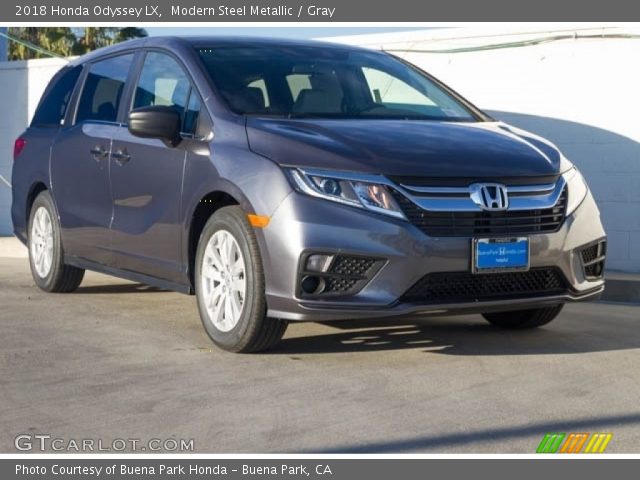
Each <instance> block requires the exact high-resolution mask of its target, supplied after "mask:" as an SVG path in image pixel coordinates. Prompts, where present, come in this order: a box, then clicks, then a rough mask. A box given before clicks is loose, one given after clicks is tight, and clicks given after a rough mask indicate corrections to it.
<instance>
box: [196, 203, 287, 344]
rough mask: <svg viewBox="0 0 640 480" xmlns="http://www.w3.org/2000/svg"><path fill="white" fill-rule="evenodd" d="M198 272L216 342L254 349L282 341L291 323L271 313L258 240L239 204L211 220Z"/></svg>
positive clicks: (205, 320)
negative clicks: (271, 316) (268, 310)
mask: <svg viewBox="0 0 640 480" xmlns="http://www.w3.org/2000/svg"><path fill="white" fill-rule="evenodd" d="M194 273H195V289H196V298H197V302H198V310H199V312H200V319H201V320H202V325H203V326H204V329H205V330H206V332H207V334H208V335H209V337H210V338H211V340H212V341H213V343H215V344H216V345H217V346H219V347H220V348H222V349H224V350H227V351H230V352H236V353H250V352H259V351H263V350H268V349H270V348H273V347H274V346H275V345H276V344H277V343H278V342H279V341H280V339H281V338H282V336H283V335H284V332H285V330H286V329H287V322H286V321H284V320H279V319H275V318H268V317H267V316H266V313H267V304H266V299H265V280H264V270H263V267H262V259H261V257H260V251H259V249H258V242H257V240H256V236H255V233H254V231H253V229H252V227H251V225H249V222H248V220H247V216H246V214H245V213H244V211H243V210H242V209H241V208H240V207H238V206H230V207H223V208H221V209H219V210H217V211H216V212H215V213H214V214H213V215H212V216H211V218H209V220H208V221H207V223H206V224H205V226H204V229H203V230H202V234H201V235H200V239H199V241H198V248H197V252H196V260H195V272H194ZM243 286H244V287H243Z"/></svg>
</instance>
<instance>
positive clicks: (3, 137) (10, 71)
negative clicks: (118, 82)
mask: <svg viewBox="0 0 640 480" xmlns="http://www.w3.org/2000/svg"><path fill="white" fill-rule="evenodd" d="M66 63H67V62H66V61H65V60H59V59H42V60H29V61H24V62H0V176H2V178H0V235H11V233H12V231H13V227H12V225H11V215H10V209H11V189H10V188H9V185H7V182H11V166H12V164H13V142H14V140H15V139H16V137H17V136H18V135H20V133H21V132H22V131H23V130H24V129H25V127H26V126H27V125H28V123H29V121H30V120H31V117H32V115H33V113H34V111H35V109H36V107H37V105H38V101H39V100H40V95H42V92H43V91H44V89H45V87H46V86H47V83H48V82H49V80H50V79H51V77H52V76H53V75H54V74H55V73H56V72H57V71H58V69H60V67H62V66H63V65H65V64H66Z"/></svg>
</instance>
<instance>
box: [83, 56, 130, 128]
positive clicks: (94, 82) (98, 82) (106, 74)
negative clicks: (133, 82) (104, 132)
mask: <svg viewBox="0 0 640 480" xmlns="http://www.w3.org/2000/svg"><path fill="white" fill-rule="evenodd" d="M132 61H133V54H127V55H120V56H118V57H112V58H108V59H106V60H102V61H99V62H96V63H94V64H93V65H91V67H90V68H91V69H90V70H89V74H88V75H87V79H86V80H85V83H84V88H83V90H82V96H81V97H80V103H79V104H78V113H77V114H76V123H79V122H82V121H85V120H100V121H104V122H115V121H116V119H117V117H118V107H119V106H120V100H121V99H122V94H123V91H124V84H125V82H126V80H127V76H128V74H129V69H130V67H131V63H132Z"/></svg>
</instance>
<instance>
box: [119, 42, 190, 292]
mask: <svg viewBox="0 0 640 480" xmlns="http://www.w3.org/2000/svg"><path fill="white" fill-rule="evenodd" d="M196 95H197V94H196V93H195V91H193V89H192V85H191V81H190V79H189V77H188V75H187V74H186V72H185V70H184V68H183V66H182V65H181V64H180V63H179V62H178V61H177V60H176V59H175V58H174V57H173V56H171V55H169V54H167V53H163V52H159V51H149V52H147V53H146V55H145V58H144V61H143V63H142V67H141V69H140V73H139V75H138V79H137V81H136V83H135V87H134V88H133V89H132V91H131V100H130V101H131V104H130V107H131V109H134V108H139V107H145V106H150V105H165V106H171V107H173V108H175V109H176V111H177V112H178V113H180V115H181V118H182V119H183V124H184V122H185V118H186V117H188V116H189V115H188V114H186V113H185V112H186V110H187V106H188V104H189V99H190V97H192V96H193V97H192V98H195V96H196ZM185 158H186V152H185V150H184V148H183V147H182V146H180V145H179V146H178V147H172V146H170V145H167V144H165V143H164V142H163V141H162V140H157V139H148V138H139V137H135V136H133V135H132V134H131V133H129V130H128V129H127V126H126V125H125V124H123V125H121V126H120V127H119V128H117V129H116V131H115V132H114V138H113V146H112V153H111V184H112V192H113V209H114V211H113V224H112V236H113V237H112V238H113V248H114V254H115V260H116V266H117V267H118V268H121V269H125V270H131V271H136V272H140V273H144V274H147V275H151V276H154V277H157V278H162V279H165V280H169V281H176V282H180V281H182V280H183V277H184V272H183V271H182V270H183V269H182V257H181V239H182V230H181V223H180V202H181V196H182V178H183V172H184V162H185Z"/></svg>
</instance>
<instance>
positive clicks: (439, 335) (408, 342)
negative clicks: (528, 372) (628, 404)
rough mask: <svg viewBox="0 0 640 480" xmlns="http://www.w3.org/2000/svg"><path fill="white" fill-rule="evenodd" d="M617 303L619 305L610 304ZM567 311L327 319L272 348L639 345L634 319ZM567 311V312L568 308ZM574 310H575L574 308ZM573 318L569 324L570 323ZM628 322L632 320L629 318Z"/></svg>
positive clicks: (569, 349)
mask: <svg viewBox="0 0 640 480" xmlns="http://www.w3.org/2000/svg"><path fill="white" fill-rule="evenodd" d="M609 308H615V307H609ZM562 315H563V314H561V316H560V317H559V318H558V319H556V320H555V321H554V322H553V323H551V324H550V325H548V326H546V327H542V328H538V329H535V330H518V331H513V330H503V329H500V328H497V327H494V326H492V325H490V324H488V323H486V322H484V320H483V319H482V318H481V317H480V316H465V317H432V318H428V319H415V318H413V319H408V320H403V321H398V320H382V321H372V320H367V321H366V322H365V321H348V322H345V321H343V322H334V323H325V324H324V325H326V326H329V327H332V328H333V331H328V332H327V333H324V332H323V333H322V334H317V335H302V336H299V337H293V338H286V337H285V338H284V339H283V340H282V341H281V342H280V344H279V345H278V346H277V347H276V348H275V349H273V350H271V351H270V352H267V354H272V355H277V354H281V355H292V354H327V353H358V352H380V351H390V350H416V351H422V352H428V353H437V354H445V355H461V356H468V355H476V356H477V355H480V356H491V355H541V354H542V355H544V354H548V355H553V354H577V353H586V352H599V351H615V350H627V349H634V348H640V336H638V335H636V334H633V333H631V331H632V330H633V325H631V324H629V325H627V327H628V328H629V329H630V333H628V334H627V333H625V328H624V327H625V326H624V325H622V326H620V325H618V324H617V325H616V327H618V328H617V329H616V328H613V325H612V324H611V323H610V321H607V319H606V318H602V319H600V318H598V317H597V316H595V315H593V316H590V317H589V318H587V319H585V320H584V321H583V322H578V323H576V322H575V320H574V319H565V320H568V322H563V318H562ZM564 315H566V313H565V314H564ZM574 316H575V314H574ZM569 322H570V324H569ZM627 322H629V321H628V320H627Z"/></svg>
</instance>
